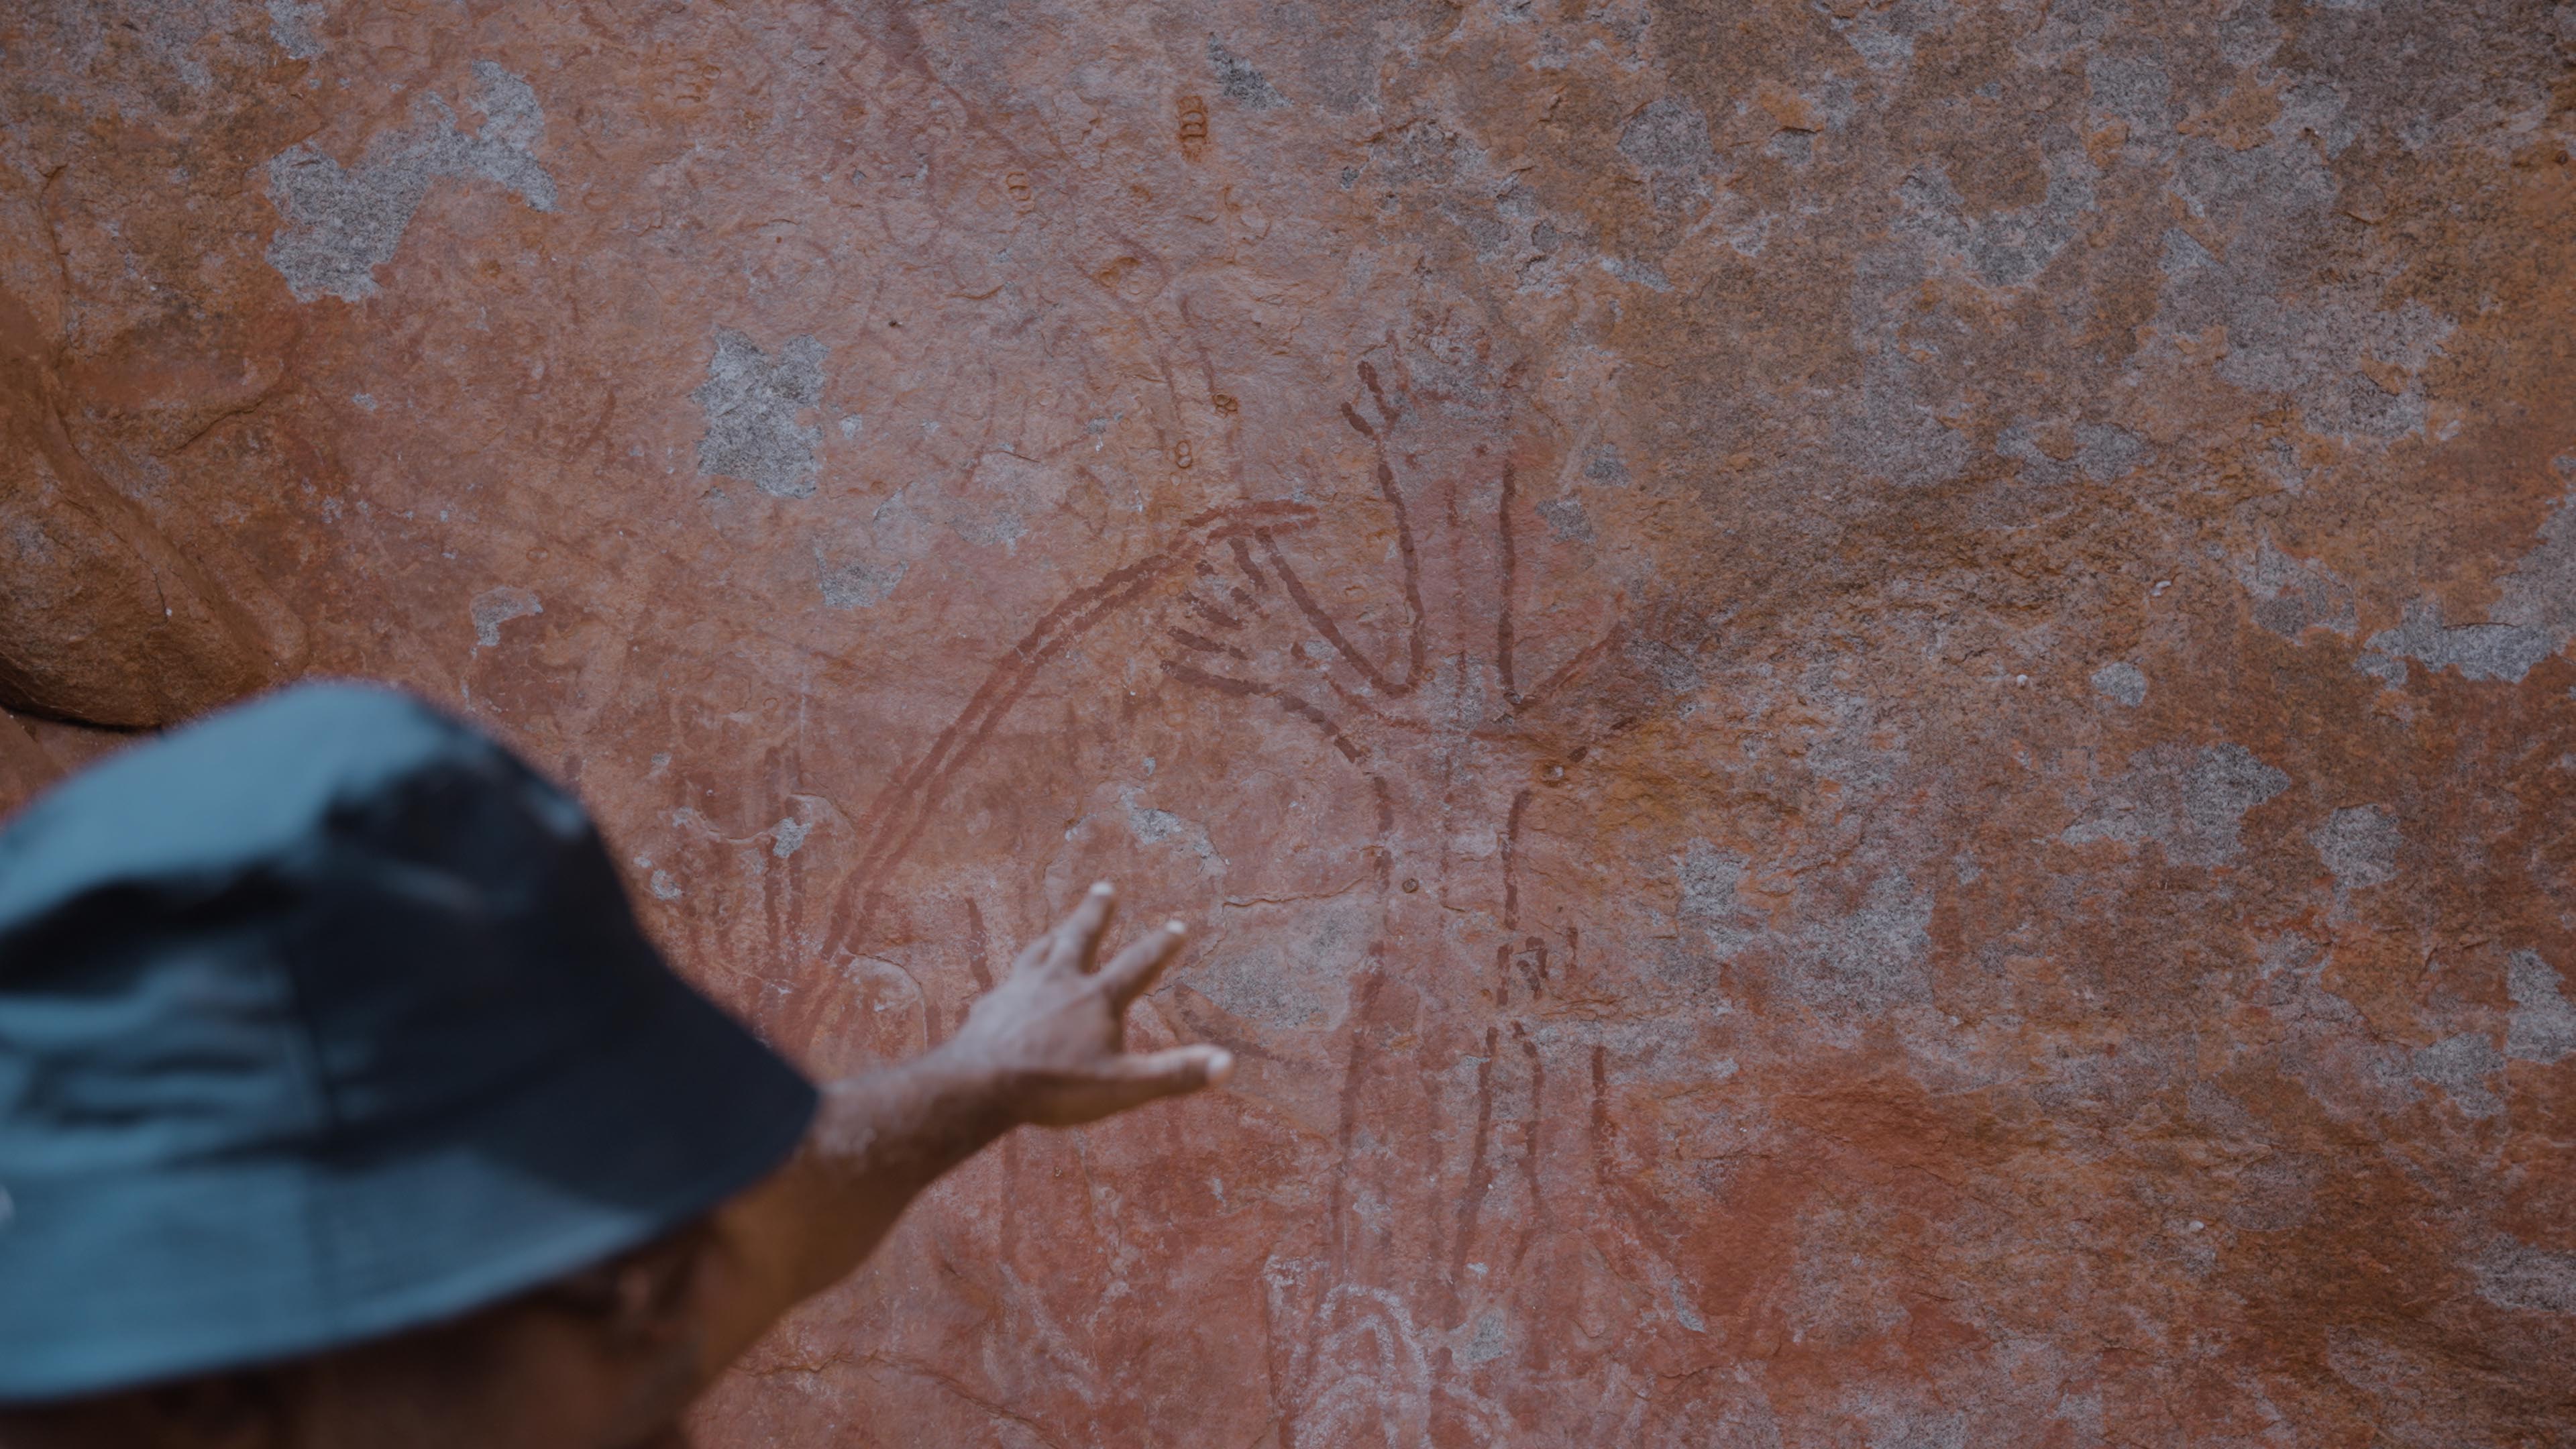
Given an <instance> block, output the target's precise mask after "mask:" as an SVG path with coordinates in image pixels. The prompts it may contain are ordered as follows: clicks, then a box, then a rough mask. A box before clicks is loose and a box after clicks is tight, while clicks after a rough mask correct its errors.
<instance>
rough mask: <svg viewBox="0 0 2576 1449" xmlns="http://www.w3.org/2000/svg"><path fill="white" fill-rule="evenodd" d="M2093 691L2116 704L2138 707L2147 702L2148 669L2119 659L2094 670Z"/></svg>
mask: <svg viewBox="0 0 2576 1449" xmlns="http://www.w3.org/2000/svg"><path fill="white" fill-rule="evenodd" d="M2093 692H2094V693H2095V694H2098V695H2100V696H2102V697H2103V698H2104V699H2107V700H2110V701H2112V702H2114V703H2116V704H2121V705H2125V706H2127V707H2128V708H2130V709H2136V708H2137V707H2138V706H2139V705H2142V704H2145V703H2146V702H2147V675H2146V671H2145V670H2143V669H2140V668H2139V667H2138V666H2136V665H2134V664H2131V663H2129V662H2128V661H2127V660H2125V659H2123V660H2119V661H2117V662H2115V663H2111V664H2105V665H2103V666H2102V667H2101V668H2099V669H2096V670H2094V671H2093Z"/></svg>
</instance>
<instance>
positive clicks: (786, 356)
mask: <svg viewBox="0 0 2576 1449" xmlns="http://www.w3.org/2000/svg"><path fill="white" fill-rule="evenodd" d="M825 355H826V353H825V349H824V347H823V344H822V343H820V342H817V341H815V340H814V339H813V338H812V337H791V338H789V339H788V340H787V345H786V346H785V347H783V348H781V349H779V354H778V356H777V357H776V358H772V357H771V356H770V355H769V354H768V353H766V352H763V351H761V349H760V345H759V344H758V343H756V342H754V341H752V340H751V339H750V338H749V337H746V336H744V335H743V334H742V333H740V332H736V331H734V330H733V329H731V328H726V329H724V330H722V331H720V332H718V333H717V334H716V354H715V358H714V360H712V361H711V362H709V363H708V364H707V380H706V381H705V382H704V383H702V384H700V385H699V387H698V390H697V391H695V392H693V393H691V394H689V398H690V400H691V401H693V402H695V403H696V404H697V405H698V406H699V407H701V408H703V409H705V410H706V415H707V431H706V434H705V436H703V437H701V438H699V439H698V472H699V473H700V474H702V475H704V476H706V477H710V478H740V479H742V480H744V481H745V482H748V483H751V484H754V485H756V486H757V487H758V488H759V489H760V491H761V492H763V493H767V494H769V495H771V496H772V497H776V498H810V497H812V496H813V495H814V477H815V473H816V465H815V461H814V449H815V447H816V445H818V444H820V443H821V442H822V441H823V430H822V428H821V427H819V426H813V427H808V426H805V425H803V424H800V423H798V422H797V421H796V417H797V414H799V413H801V412H803V411H805V410H806V409H809V408H813V407H817V406H819V405H820V404H821V403H822V401H823V358H824V356H825ZM887 587H889V588H890V587H892V585H891V584H889V585H888V586H887ZM882 596H883V595H882V594H881V593H880V594H879V595H878V597H882ZM867 602H869V603H873V602H875V599H869V600H868V601H867ZM836 607H849V606H846V605H845V606H836Z"/></svg>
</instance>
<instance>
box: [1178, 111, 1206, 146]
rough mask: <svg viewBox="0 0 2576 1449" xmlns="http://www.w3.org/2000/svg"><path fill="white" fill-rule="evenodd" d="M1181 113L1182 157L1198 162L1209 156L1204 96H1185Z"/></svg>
mask: <svg viewBox="0 0 2576 1449" xmlns="http://www.w3.org/2000/svg"><path fill="white" fill-rule="evenodd" d="M1178 110H1179V113H1180V142H1181V155H1182V156H1184V157H1186V158H1187V159H1189V160H1192V161H1196V160H1198V159H1200V158H1201V157H1203V156H1205V155H1206V154H1207V139H1208V110H1207V98H1206V97H1204V96H1183V97H1181V99H1180V104H1179V107H1178Z"/></svg>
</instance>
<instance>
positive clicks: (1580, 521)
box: [1534, 498, 1592, 543]
mask: <svg viewBox="0 0 2576 1449" xmlns="http://www.w3.org/2000/svg"><path fill="white" fill-rule="evenodd" d="M1534 511H1535V512H1536V513H1537V514H1538V516H1539V521H1540V522H1542V523H1545V524H1546V525H1547V531H1548V532H1549V533H1551V534H1554V535H1555V536H1556V541H1557V542H1559V543H1590V542H1591V541H1592V520H1591V519H1589V518H1586V517H1585V516H1584V514H1583V503H1582V501H1581V500H1579V499H1574V498H1551V499H1549V500H1548V501H1546V502H1545V503H1542V504H1540V505H1538V507H1537V509H1536V510H1534Z"/></svg>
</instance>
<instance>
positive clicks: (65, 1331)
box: [0, 976, 816, 1404]
mask: <svg viewBox="0 0 2576 1449" xmlns="http://www.w3.org/2000/svg"><path fill="white" fill-rule="evenodd" d="M815 1102H816V1097H815V1092H814V1089H813V1087H812V1086H811V1085H810V1084H809V1083H807V1082H806V1081H805V1079H804V1078H803V1077H802V1076H800V1075H798V1074H797V1072H796V1071H795V1070H794V1069H793V1068H792V1067H790V1066H788V1065H787V1063H786V1062H784V1061H782V1060H781V1059H780V1058H779V1057H778V1056H777V1055H775V1054H774V1053H773V1052H771V1051H770V1050H769V1048H767V1047H766V1046H764V1045H762V1044H761V1042H760V1041H759V1040H758V1039H756V1038H755V1037H753V1036H752V1035H751V1034H750V1033H749V1032H748V1031H746V1030H745V1029H744V1028H743V1027H742V1026H741V1025H739V1024H738V1023H736V1022H735V1021H734V1020H733V1019H732V1018H731V1017H729V1016H727V1015H726V1014H725V1013H724V1012H722V1011H721V1010H719V1009H718V1008H717V1007H716V1006H714V1005H713V1004H712V1003H710V1002H709V1001H707V1000H706V999H705V998H704V997H701V996H699V995H698V994H697V993H696V992H694V991H692V990H690V989H689V988H688V987H687V986H685V985H683V984H682V983H681V982H679V981H678V980H677V979H676V978H672V977H668V976H663V977H661V978H660V980H659V981H658V982H656V983H655V985H654V986H653V988H651V989H650V990H649V991H648V992H647V994H646V996H645V999H644V1001H643V1003H642V1005H641V1008H640V1009H639V1010H637V1011H635V1012H634V1013H633V1014H631V1015H629V1016H628V1017H627V1018H626V1019H625V1020H624V1021H623V1022H621V1023H620V1024H619V1025H618V1027H617V1028H616V1029H614V1030H612V1031H610V1032H609V1033H607V1034H605V1035H604V1036H602V1037H601V1038H599V1039H597V1040H595V1041H594V1043H593V1044H592V1045H591V1046H590V1048H589V1049H587V1050H584V1051H580V1052H577V1053H569V1054H567V1055H566V1057H564V1058H562V1059H558V1060H555V1061H551V1062H549V1063H547V1064H546V1065H545V1066H544V1067H543V1068H542V1069H540V1070H539V1071H538V1072H537V1073H536V1074H534V1075H533V1076H531V1077H529V1078H527V1079H525V1080H523V1081H520V1082H518V1083H514V1084H512V1085H511V1086H510V1087H509V1088H508V1089H507V1090H506V1091H500V1092H495V1093H493V1094H490V1095H488V1096H487V1097H485V1098H484V1099H483V1100H481V1101H479V1102H477V1103H475V1104H474V1105H473V1106H472V1107H471V1108H470V1109H469V1110H466V1111H463V1112H455V1113H449V1114H446V1115H445V1116H444V1117H443V1118H442V1119H441V1120H439V1121H437V1122H431V1123H421V1124H416V1125H415V1126H414V1127H413V1128H411V1129H410V1130H408V1131H406V1132H405V1133H403V1134H400V1135H399V1136H395V1137H391V1138H382V1137H379V1138H374V1139H372V1140H371V1141H370V1142H369V1144H368V1147H367V1149H366V1151H365V1153H364V1155H363V1157H360V1156H353V1155H350V1154H348V1153H345V1152H343V1153H324V1152H320V1151H317V1152H316V1153H313V1154H308V1155H304V1156H297V1157H290V1158H285V1159H282V1160H281V1159H279V1158H276V1157H273V1156H266V1155H263V1156H261V1157H259V1158H256V1159H253V1158H250V1157H247V1156H245V1157H241V1158H215V1159H209V1160H200V1161H195V1162H190V1163H185V1164H161V1165H157V1166H155V1167H154V1168H153V1169H152V1170H151V1171H150V1172H149V1173H137V1174H135V1175H133V1176H131V1177H123V1176H120V1177H118V1178H117V1179H116V1180H113V1181H102V1180H101V1179H99V1178H96V1177H84V1178H81V1179H75V1180H64V1181H48V1180H41V1179H40V1180H34V1181H27V1180H20V1181H16V1182H9V1183H0V1260H5V1261H6V1262H7V1264H8V1272H7V1273H6V1274H5V1278H6V1281H0V1404H26V1403H38V1402H48V1401H58V1400H64V1399H72V1398H80V1397H85V1396H89V1395H93V1394H97V1393H101V1392H105V1391H109V1390H115V1389H122V1388H127V1387H135V1386H141V1385H145V1384H150V1383H155V1382H160V1381H165V1380H169V1379H175V1378H182V1377H186V1376H190V1375H194V1374H199V1373H205V1372H211V1371H216V1370H223V1369H230V1368H238V1367H246V1366H250V1365H256V1364H262V1363H270V1362H277V1361H283V1360H288V1359H294V1358H300V1357H305V1356H308V1355H311V1354H315V1353H319V1352H322V1351H325V1350H329V1349H335V1348H340V1347H345V1346H348V1345H351V1344H355V1343H360V1342H364V1341H366V1340H369V1339H375V1338H382V1337H386V1336H389V1335H392V1334H397V1333H400V1332H403V1331H405V1330H407V1329H411V1328H417V1327H422V1326H425V1325H428V1324H432V1323H436V1322H439V1321H442V1320H445V1319H451V1318H455V1317H459V1316H462V1315H464V1314H468V1313H471V1312H473V1311H475V1310H477V1309H481V1308H485V1307H488V1306H491V1305H493V1304H496V1303H499V1302H502V1301H504V1300H506V1299H508V1298H511V1297H513V1296H516V1295H517V1294H520V1293H522V1292H525V1291H527V1290H529V1289H531V1288H534V1287H537V1286H539V1285H541V1284H544V1283H546V1282H548V1281H550V1280H553V1279H556V1278H559V1277H562V1276H564V1275H566V1274H568V1273H571V1272H573V1271H575V1270H577V1269H580V1268H583V1267H586V1266H588V1265H591V1264H593V1263H597V1262H599V1261H601V1260H602V1259H605V1258H609V1257H612V1256H614V1255H616V1254H618V1253H620V1252H623V1251H625V1250H627V1249H629V1248H633V1247H637V1246H640V1245H642V1244H645V1243H648V1242H651V1241H652V1240H654V1239H655V1238H657V1237H660V1236H662V1235H663V1234H665V1233H668V1232H670V1231H672V1230H673V1229H676V1228H678V1227H681V1226H683V1225H685V1224H687V1223H689V1222H691V1221H693V1220H695V1219H696V1218H698V1217H700V1216H701V1215H703V1214H705V1213H706V1212H708V1211H709V1210H710V1209H712V1208H714V1207H715V1206H716V1205H717V1204H719V1203H721V1202H723V1201H724V1200H725V1199H726V1198H728V1197H731V1196H733V1195H734V1194H736V1193H738V1192H740V1191H742V1190H743V1189H744V1188H747V1187H749V1186H751V1185H752V1184H753V1183H755V1182H757V1181H759V1180H760V1179H761V1178H762V1177H764V1176H766V1175H768V1174H769V1173H770V1172H771V1171H773V1170H774V1169H776V1168H777V1167H778V1166H780V1165H781V1164H782V1163H783V1162H784V1161H785V1160H786V1158H787V1157H788V1155H789V1154H790V1153H791V1152H792V1151H794V1149H795V1147H796V1145H797V1143H798V1142H799V1141H800V1140H801V1139H802V1138H803V1136H804V1134H805V1131H806V1128H807V1126H808V1125H809V1123H810V1122H811V1120H812V1118H813V1114H814V1108H815Z"/></svg>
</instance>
